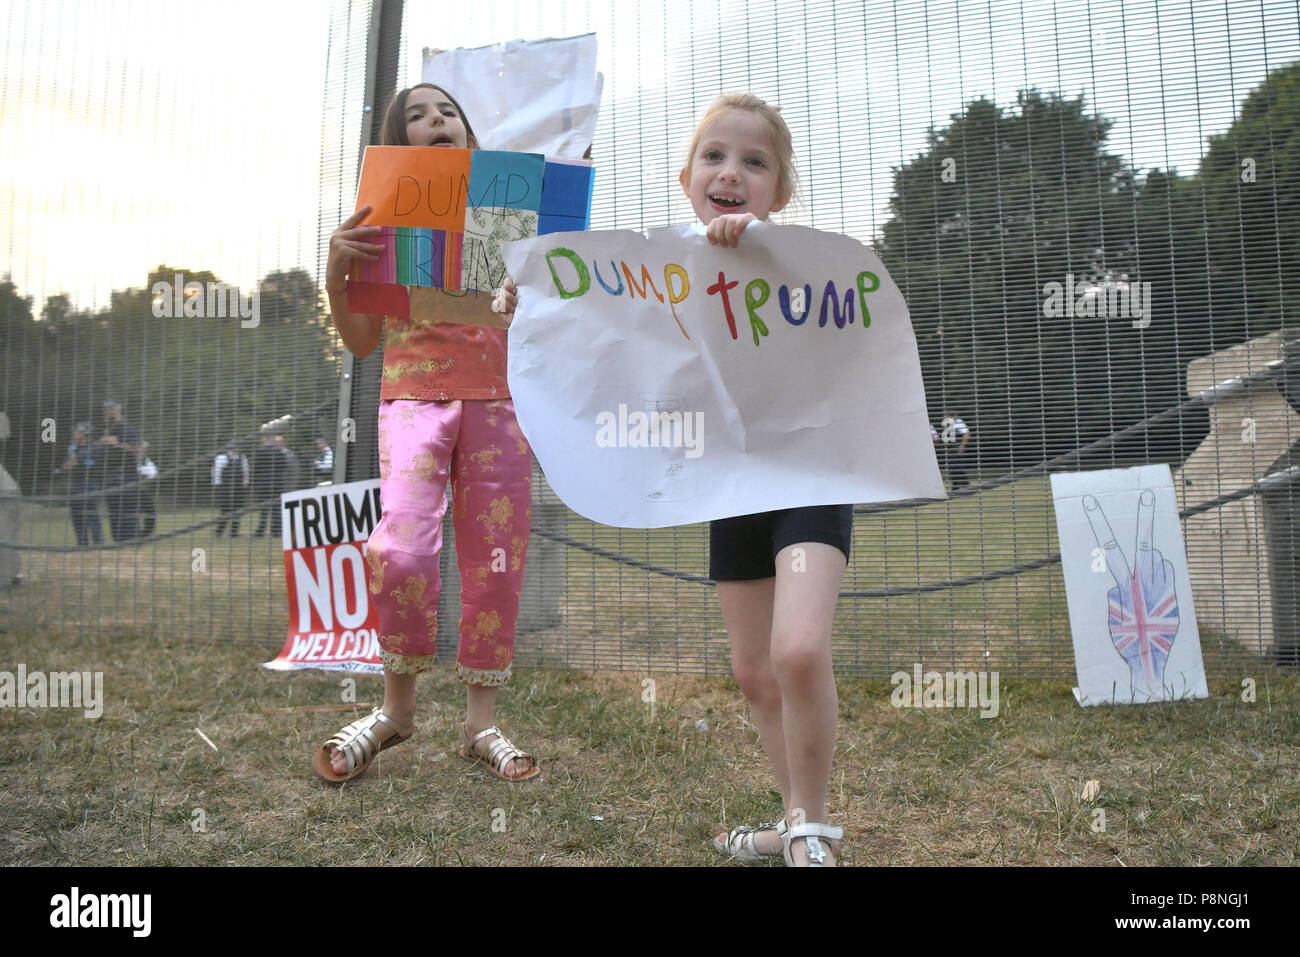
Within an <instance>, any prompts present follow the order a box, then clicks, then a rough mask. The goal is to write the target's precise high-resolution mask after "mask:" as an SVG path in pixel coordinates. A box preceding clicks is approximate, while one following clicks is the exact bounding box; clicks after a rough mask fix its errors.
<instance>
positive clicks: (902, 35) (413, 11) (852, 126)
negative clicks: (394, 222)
mask: <svg viewBox="0 0 1300 957" xmlns="http://www.w3.org/2000/svg"><path fill="white" fill-rule="evenodd" d="M353 6H354V8H355V10H354V12H353V14H352V19H353V22H354V24H360V25H361V27H360V29H363V28H364V26H363V25H364V9H365V4H364V3H362V2H360V0H354V3H353ZM405 7H406V34H407V38H408V43H407V48H406V50H405V53H404V55H405V56H406V63H405V65H404V69H403V75H402V77H401V79H402V80H403V81H404V82H416V81H418V79H419V72H420V50H421V48H422V47H424V46H437V47H442V48H452V47H457V46H480V45H485V44H489V43H493V42H498V41H503V40H509V39H516V38H523V39H539V38H542V37H546V36H569V35H573V34H578V33H585V32H588V31H595V32H596V34H597V41H598V45H599V68H600V70H601V71H602V72H603V73H604V74H605V97H604V102H603V103H602V116H601V123H600V126H599V127H598V130H597V141H596V147H595V151H594V158H595V160H596V163H597V178H596V184H597V185H596V197H595V205H596V208H597V210H598V212H597V215H595V216H594V222H593V225H594V226H597V227H613V226H618V227H622V228H628V227H641V226H652V225H660V224H663V223H668V222H673V221H683V220H686V219H688V218H689V215H690V214H689V207H688V206H687V205H686V204H685V202H684V201H682V200H681V199H680V191H679V190H678V189H677V187H676V174H677V170H678V168H679V167H680V164H681V154H682V151H683V149H684V146H685V143H686V141H687V139H688V138H689V135H690V132H691V129H692V125H693V122H694V118H695V116H696V115H698V113H699V111H700V110H701V109H702V107H703V106H704V105H705V104H707V102H708V101H709V100H710V99H712V97H713V96H714V95H716V94H717V93H718V92H720V91H722V90H725V89H740V88H746V87H751V88H753V89H755V90H756V91H757V92H759V93H760V94H762V95H764V96H767V97H770V98H772V99H775V100H777V101H778V102H780V103H781V104H782V105H783V108H784V115H785V116H786V118H787V120H788V122H789V123H790V125H791V127H792V129H793V131H794V133H795V139H796V151H797V154H798V161H799V164H800V167H801V171H802V173H803V176H804V181H805V200H806V202H805V206H804V209H803V211H802V212H801V214H800V215H799V221H801V222H806V223H809V224H811V225H815V226H818V227H819V228H823V229H832V230H836V231H842V232H848V233H850V234H851V235H855V236H857V237H858V238H861V239H864V240H869V239H870V238H871V236H872V235H873V234H874V233H875V232H876V231H877V230H878V229H879V227H880V226H881V225H882V224H883V222H884V221H885V219H886V218H887V216H888V210H887V205H886V204H887V201H888V198H889V193H890V186H891V181H890V174H891V168H892V167H895V166H897V165H898V164H899V163H901V162H905V161H906V160H908V159H910V158H912V157H914V156H915V155H916V154H917V153H918V152H919V151H920V150H922V149H923V148H924V142H925V140H924V138H925V131H926V127H927V126H929V125H931V124H934V125H939V126H942V125H945V124H946V123H947V122H948V117H949V115H950V114H952V113H955V112H958V111H959V110H960V109H961V107H962V105H963V104H964V103H966V102H968V101H969V100H971V99H973V98H975V97H977V96H988V97H991V98H993V99H995V100H996V102H997V103H998V104H999V105H1001V106H1004V107H1006V106H1008V105H1010V104H1012V103H1013V102H1014V98H1015V94H1016V91H1017V90H1018V89H1021V88H1024V87H1027V86H1031V85H1036V86H1038V87H1039V88H1040V89H1042V90H1044V91H1060V92H1062V93H1064V94H1066V95H1070V96H1073V95H1077V94H1079V93H1083V94H1085V95H1086V96H1087V98H1088V101H1089V104H1090V106H1091V107H1092V108H1093V109H1095V110H1099V111H1100V112H1102V113H1103V114H1105V115H1106V116H1107V117H1109V118H1110V119H1111V120H1113V121H1114V123H1115V125H1114V127H1113V129H1112V132H1111V139H1110V144H1109V146H1110V149H1111V150H1112V151H1114V152H1118V153H1121V154H1123V155H1124V156H1126V157H1127V158H1128V159H1129V160H1130V161H1131V162H1134V163H1135V164H1136V165H1138V166H1139V167H1141V168H1148V167H1152V166H1159V167H1165V168H1168V167H1177V168H1179V169H1180V170H1181V171H1183V172H1185V173H1191V172H1193V171H1194V170H1195V168H1196V164H1197V162H1198V161H1199V159H1200V156H1201V152H1202V149H1203V144H1204V141H1205V137H1207V136H1208V135H1210V134H1211V133H1216V132H1221V131H1223V130H1224V129H1225V128H1227V126H1228V125H1229V124H1230V123H1231V121H1232V117H1233V113H1234V110H1235V108H1236V106H1237V104H1239V103H1240V101H1241V99H1242V98H1243V97H1244V96H1245V95H1246V93H1247V92H1248V91H1249V90H1250V89H1251V88H1253V87H1254V86H1255V85H1256V84H1258V83H1259V81H1260V80H1261V79H1262V78H1263V76H1264V75H1265V72H1266V70H1267V69H1269V68H1276V67H1278V66H1281V65H1283V64H1285V63H1288V62H1291V61H1293V60H1295V59H1297V58H1300V22H1298V17H1300V13H1298V12H1297V4H1296V3H1295V2H1294V0H1227V2H1225V0H1177V2H1174V0H1168V2H1164V0H1162V2H1159V3H1156V2H1154V0H1146V2H1135V0H1061V2H1059V3H1055V4H1053V3H1051V2H1050V0H988V2H970V0H963V2H960V3H958V2H954V0H931V2H921V0H899V2H893V0H866V2H861V0H855V2H847V0H806V2H804V3H794V2H790V0H782V2H780V3H777V2H775V0H748V2H746V0H694V2H690V3H687V2H685V0H680V2H678V0H671V2H665V3H658V2H654V0H641V2H637V3H631V2H627V0H617V2H614V0H603V2H597V0H545V2H540V3H538V2H531V0H520V2H513V0H475V2H474V3H472V4H447V3H441V2H440V3H423V2H419V0H407V3H406V4H405ZM345 9H346V5H345V4H342V3H334V4H324V3H320V2H319V0H311V2H309V0H282V2H268V0H260V2H251V0H238V2H227V3H224V4H220V5H218V4H212V3H206V2H205V3H199V2H195V0H183V2H161V0H112V2H97V3H84V2H69V0H63V2H55V0H50V2H45V0H31V2H27V0H3V2H0V15H2V16H3V18H4V20H3V22H4V24H5V33H4V39H3V40H2V41H0V43H3V51H4V54H3V65H2V66H0V107H2V110H0V168H2V169H3V179H0V247H2V248H3V249H4V260H3V263H2V264H0V275H3V274H5V273H11V274H12V276H13V279H14V281H15V282H16V283H17V285H18V287H19V290H20V291H21V292H22V293H23V294H26V295H31V296H33V297H34V298H35V300H36V302H35V305H36V308H37V309H38V310H39V308H40V304H41V302H42V301H43V300H44V298H45V297H46V296H49V295H53V294H55V293H57V292H63V291H66V292H68V293H70V294H71V295H72V298H73V300H74V302H75V303H76V304H77V305H78V306H80V307H83V308H84V307H92V306H95V307H97V306H103V305H105V304H107V300H108V293H109V291H110V290H111V289H115V288H122V287H124V286H140V285H143V284H144V282H145V278H146V274H147V271H148V270H149V269H150V268H152V267H154V266H156V265H157V264H159V263H161V262H166V263H168V264H169V265H181V266H187V267H190V268H208V269H212V270H213V271H214V272H216V273H217V274H218V275H219V276H221V277H222V278H224V279H226V280H228V281H233V282H237V283H239V284H241V285H243V286H245V287H247V286H250V285H252V284H253V283H255V282H256V281H257V280H258V279H259V278H261V277H262V276H264V275H265V274H266V273H267V272H270V271H271V270H273V269H288V268H293V267H295V266H301V267H303V268H306V269H308V271H309V272H311V273H313V274H315V272H316V266H317V260H318V251H319V245H318V244H319V243H320V241H321V237H323V236H328V233H329V231H330V230H331V229H332V228H333V227H334V226H335V225H337V222H325V221H322V220H330V219H333V218H334V215H335V209H336V207H337V206H338V205H339V202H340V201H339V200H338V198H337V197H333V196H330V197H322V178H321V163H322V156H321V145H322V135H323V131H325V130H329V131H330V132H329V133H328V134H326V135H328V136H329V137H331V140H332V139H333V138H337V137H338V135H339V134H338V129H337V127H338V121H337V119H336V118H335V117H337V115H339V111H340V107H339V106H338V104H334V105H333V106H330V107H329V108H327V105H326V104H325V103H324V99H323V90H324V89H325V66H326V59H327V53H328V52H329V41H330V18H331V15H333V16H336V17H341V16H342V15H343V11H344V10H345ZM741 38H746V39H745V42H744V43H737V44H736V45H735V46H734V47H730V46H728V44H731V43H736V41H738V40H740V39H741ZM724 46H726V47H727V49H725V50H724V49H723V48H724ZM356 50H358V51H363V50H364V44H362V43H358V44H357V45H356ZM334 55H335V61H334V62H336V63H337V62H339V61H338V57H339V51H338V50H337V49H336V50H335V54H334ZM358 55H361V54H360V53H358ZM638 104H640V106H641V108H640V109H637V105H638ZM343 115H344V116H350V115H351V114H350V113H348V112H347V109H346V108H344V110H343ZM351 135H352V136H355V133H353V134H351ZM329 145H330V146H331V149H337V147H335V146H334V144H333V142H332V141H331V144H329ZM345 146H346V149H347V150H348V151H355V148H356V147H355V144H354V143H347V144H345ZM348 202H349V200H347V199H345V200H343V201H342V203H343V204H344V205H346V204H347V203H348Z"/></svg>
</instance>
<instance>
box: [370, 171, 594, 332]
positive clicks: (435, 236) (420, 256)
mask: <svg viewBox="0 0 1300 957" xmlns="http://www.w3.org/2000/svg"><path fill="white" fill-rule="evenodd" d="M592 182H593V178H592V167H591V164H590V163H587V162H586V161H583V160H573V161H570V160H547V159H546V158H545V157H543V156H541V155H540V154H536V153H508V152H498V151H492V150H458V149H446V148H429V147H420V146H371V147H367V149H366V155H365V159H364V161H363V163H362V167H361V182H360V185H359V186H358V187H357V205H356V208H357V209H360V208H362V207H363V206H370V207H372V209H371V213H370V215H369V216H368V217H367V218H366V220H365V222H366V224H367V225H372V226H381V227H383V229H382V231H381V232H380V233H379V234H378V235H377V236H376V237H375V238H374V239H372V240H371V241H372V242H374V243H376V244H379V245H382V246H384V252H383V253H382V255H381V256H380V258H379V259H378V260H377V261H374V262H370V261H365V260H358V261H357V263H356V264H355V266H354V268H353V271H352V275H351V276H350V277H349V282H348V309H349V311H351V312H357V313H366V314H370V315H386V316H399V317H411V318H416V319H421V318H433V317H435V316H439V315H440V314H441V313H440V311H439V308H438V299H437V295H436V294H433V293H432V292H431V291H432V290H440V291H442V292H447V293H460V292H466V291H478V292H486V293H492V292H494V291H495V290H496V289H497V288H498V287H499V286H500V285H501V282H502V280H503V279H504V278H505V275H506V269H505V264H504V262H503V261H502V258H501V244H502V243H504V242H509V241H511V240H515V239H523V238H527V237H530V236H538V235H544V234H547V233H552V232H558V231H561V230H581V229H586V228H587V225H588V222H589V220H590V215H591V190H592ZM417 290H420V292H418V293H417ZM502 324H504V323H502Z"/></svg>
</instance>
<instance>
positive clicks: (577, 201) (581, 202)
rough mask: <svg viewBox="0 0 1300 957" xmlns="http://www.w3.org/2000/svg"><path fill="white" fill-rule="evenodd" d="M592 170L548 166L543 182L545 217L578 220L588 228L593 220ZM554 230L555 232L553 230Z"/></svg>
mask: <svg viewBox="0 0 1300 957" xmlns="http://www.w3.org/2000/svg"><path fill="white" fill-rule="evenodd" d="M593 182H594V176H593V167H591V166H586V165H582V164H575V163H547V164H546V178H545V180H544V181H543V183H542V208H541V212H542V214H543V215H544V216H545V215H552V216H566V217H573V216H576V217H579V218H581V220H582V225H581V226H577V227H570V228H576V229H586V228H587V225H588V223H589V222H590V220H591V189H592V184H593ZM553 231H554V230H553Z"/></svg>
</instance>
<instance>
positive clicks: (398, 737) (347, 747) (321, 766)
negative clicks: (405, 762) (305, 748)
mask: <svg viewBox="0 0 1300 957" xmlns="http://www.w3.org/2000/svg"><path fill="white" fill-rule="evenodd" d="M380 724H383V725H385V726H387V727H388V729H389V730H391V731H392V732H393V733H392V734H391V735H390V736H389V737H388V738H387V739H385V740H384V741H382V742H381V741H380V740H379V737H378V735H377V734H376V733H375V729H376V728H377V727H378V726H379V725H380ZM411 733H412V732H410V731H408V732H406V734H402V730H401V728H399V727H398V726H397V725H396V724H395V723H394V722H393V719H392V718H390V717H389V716H388V715H386V714H384V712H383V710H382V709H381V708H376V709H375V710H374V711H372V712H371V713H370V714H368V715H366V716H365V717H364V718H361V719H360V720H358V721H353V722H352V723H351V724H349V725H348V726H347V727H345V728H344V729H343V730H342V731H340V732H339V733H338V734H336V735H334V737H332V738H330V739H329V740H328V741H326V742H325V744H323V745H322V746H321V747H320V748H319V749H318V750H317V751H316V753H315V754H314V755H312V762H311V764H312V768H313V769H314V770H315V771H316V776H317V777H318V778H320V779H321V780H322V781H324V782H325V783H326V784H342V783H343V782H344V781H351V780H353V779H354V778H359V777H361V775H363V774H365V773H366V769H367V768H369V767H370V762H372V761H373V760H374V759H375V755H377V754H378V753H379V752H380V751H385V750H387V749H388V748H391V747H392V746H393V745H395V744H401V743H402V742H403V741H405V740H406V739H407V738H409V737H410V736H411ZM330 748H333V749H334V751H333V752H331V751H330ZM335 753H337V754H342V755H343V757H344V758H346V759H347V770H346V771H344V772H343V773H342V774H339V773H338V772H337V771H335V770H334V767H333V765H332V764H331V763H330V759H331V758H332V757H333V756H334V754H335Z"/></svg>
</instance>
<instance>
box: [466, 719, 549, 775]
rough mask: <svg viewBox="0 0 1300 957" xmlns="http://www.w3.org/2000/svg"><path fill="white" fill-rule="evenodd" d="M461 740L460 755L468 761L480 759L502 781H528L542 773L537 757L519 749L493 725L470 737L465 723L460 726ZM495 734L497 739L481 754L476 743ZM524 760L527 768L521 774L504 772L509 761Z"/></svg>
mask: <svg viewBox="0 0 1300 957" xmlns="http://www.w3.org/2000/svg"><path fill="white" fill-rule="evenodd" d="M460 733H461V741H462V744H461V746H460V756H461V757H462V758H466V759H468V760H470V761H482V762H483V763H484V764H486V765H487V766H488V770H489V771H491V772H492V773H493V774H495V775H496V776H497V777H499V778H500V779H501V780H502V781H510V782H515V781H528V780H530V779H532V778H535V777H537V775H539V774H541V773H542V769H541V768H540V767H538V765H537V759H536V758H535V757H533V756H532V755H531V754H529V753H528V752H527V751H520V750H519V749H518V748H516V747H515V746H514V745H513V744H511V743H510V739H509V738H507V737H506V736H505V735H504V734H502V733H501V729H500V728H498V727H496V726H495V725H493V726H492V727H490V728H484V729H483V730H482V731H480V732H479V733H478V734H476V735H474V736H473V737H470V733H469V728H467V727H466V726H465V725H461V726H460ZM494 734H495V735H496V736H497V739H496V740H495V741H493V742H492V743H491V744H489V745H488V750H487V754H482V753H480V752H479V750H478V743H479V742H480V741H482V740H483V739H484V738H486V737H489V736H490V735H494ZM515 760H520V761H523V760H526V761H528V762H530V763H529V767H528V770H527V771H525V772H524V773H523V774H519V775H516V776H514V777H511V776H510V775H509V774H506V766H507V765H509V764H510V762H511V761H515Z"/></svg>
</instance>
